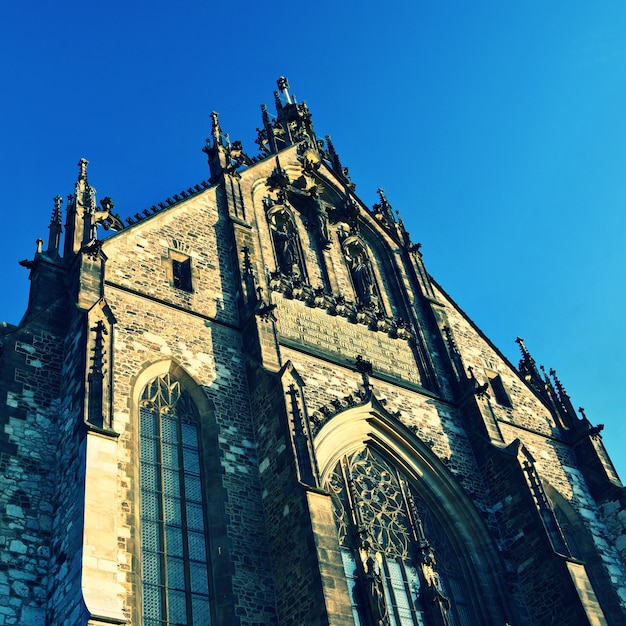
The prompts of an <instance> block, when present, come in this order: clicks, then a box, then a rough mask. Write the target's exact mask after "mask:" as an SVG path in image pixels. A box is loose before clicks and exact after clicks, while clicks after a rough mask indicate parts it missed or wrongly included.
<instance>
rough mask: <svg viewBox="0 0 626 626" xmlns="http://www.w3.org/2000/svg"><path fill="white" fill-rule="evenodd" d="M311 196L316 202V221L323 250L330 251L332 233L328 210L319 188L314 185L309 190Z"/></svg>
mask: <svg viewBox="0 0 626 626" xmlns="http://www.w3.org/2000/svg"><path fill="white" fill-rule="evenodd" d="M309 193H310V194H311V198H312V199H313V201H314V203H315V204H314V206H315V209H314V211H315V219H316V222H317V231H318V236H319V241H320V244H321V246H322V248H326V249H328V248H329V247H330V232H329V230H328V214H327V213H326V209H325V208H324V205H323V204H322V201H321V200H320V197H319V193H318V189H317V187H316V186H315V185H314V186H313V187H311V189H310V190H309Z"/></svg>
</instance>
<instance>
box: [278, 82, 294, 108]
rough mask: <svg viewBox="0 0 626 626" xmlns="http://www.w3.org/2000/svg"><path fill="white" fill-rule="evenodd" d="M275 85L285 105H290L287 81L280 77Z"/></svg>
mask: <svg viewBox="0 0 626 626" xmlns="http://www.w3.org/2000/svg"><path fill="white" fill-rule="evenodd" d="M276 84H277V85H278V90H279V91H280V93H281V94H282V96H283V98H284V99H285V102H286V103H287V104H291V103H292V102H291V96H290V95H289V81H288V80H287V79H286V78H285V77H284V76H281V77H280V78H279V79H278V80H277V81H276Z"/></svg>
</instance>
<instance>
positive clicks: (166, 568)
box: [139, 374, 210, 626]
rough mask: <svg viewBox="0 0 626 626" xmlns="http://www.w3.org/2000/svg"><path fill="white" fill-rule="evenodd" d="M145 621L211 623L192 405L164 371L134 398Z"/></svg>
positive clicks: (170, 625) (149, 625) (184, 625)
mask: <svg viewBox="0 0 626 626" xmlns="http://www.w3.org/2000/svg"><path fill="white" fill-rule="evenodd" d="M139 407H140V408H139V417H140V425H139V441H140V471H141V542H142V551H141V560H142V571H143V617H144V620H143V624H144V626H175V625H176V626H191V625H197V626H200V625H202V626H205V625H206V624H209V623H210V601H209V567H208V545H207V536H208V535H207V520H206V515H205V511H206V506H205V496H204V488H203V476H202V469H201V468H202V463H201V443H200V442H201V439H200V432H199V422H198V416H197V410H196V407H195V406H194V404H193V402H192V401H191V400H190V398H189V396H188V395H187V394H186V393H185V391H184V390H183V389H182V387H181V385H180V383H179V382H178V381H176V380H174V379H173V378H172V377H170V375H169V374H165V375H163V376H159V377H157V378H155V379H154V380H152V381H151V382H150V383H148V385H146V387H145V389H144V391H143V393H142V396H141V399H140V405H139Z"/></svg>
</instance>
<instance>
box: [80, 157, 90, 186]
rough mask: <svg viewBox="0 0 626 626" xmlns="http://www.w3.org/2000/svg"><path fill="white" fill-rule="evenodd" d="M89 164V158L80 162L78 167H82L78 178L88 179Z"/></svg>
mask: <svg viewBox="0 0 626 626" xmlns="http://www.w3.org/2000/svg"><path fill="white" fill-rule="evenodd" d="M88 165H89V161H88V160H87V159H81V160H80V161H79V162H78V167H79V168H80V172H79V174H78V180H84V181H87V166H88Z"/></svg>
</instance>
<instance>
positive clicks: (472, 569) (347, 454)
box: [314, 397, 509, 624]
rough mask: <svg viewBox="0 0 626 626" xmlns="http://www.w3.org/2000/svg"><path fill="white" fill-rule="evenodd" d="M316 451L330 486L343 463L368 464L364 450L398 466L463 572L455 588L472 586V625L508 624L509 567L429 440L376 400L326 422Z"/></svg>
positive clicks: (468, 596) (469, 601)
mask: <svg viewBox="0 0 626 626" xmlns="http://www.w3.org/2000/svg"><path fill="white" fill-rule="evenodd" d="M314 447H315V452H316V458H317V463H318V466H319V471H320V477H321V484H322V486H326V485H329V484H330V482H331V480H332V478H333V476H334V475H336V468H337V467H339V466H340V465H341V463H342V459H348V460H350V459H361V461H360V462H364V461H363V459H365V458H366V457H365V455H364V453H363V452H362V451H364V450H368V449H369V450H371V452H372V453H373V455H374V456H375V457H376V458H378V459H380V463H382V464H383V465H384V466H387V467H391V468H394V470H396V471H397V473H398V477H399V480H400V482H402V481H403V480H404V481H406V483H407V485H408V486H409V489H410V490H411V491H412V492H413V493H414V494H415V496H416V498H415V499H416V500H418V501H419V507H418V508H421V509H422V510H423V511H424V510H425V509H426V510H427V512H428V515H427V517H429V518H430V521H429V524H430V526H431V528H432V527H435V526H436V528H437V533H438V534H440V535H441V537H442V538H443V540H444V541H445V542H446V550H447V551H448V552H450V553H451V554H453V557H454V559H455V564H456V566H458V567H457V569H458V572H459V577H458V581H457V582H455V584H454V587H458V586H459V583H460V584H461V585H463V586H465V587H466V588H467V593H465V594H464V596H465V597H464V598H463V602H464V603H466V604H467V607H466V608H465V609H464V610H465V611H467V614H468V615H469V614H470V613H471V614H473V615H474V617H473V620H474V621H468V622H467V623H468V624H472V623H476V624H492V623H494V624H501V623H505V621H506V616H507V615H508V614H509V611H508V609H507V605H508V600H507V594H506V591H505V590H504V588H503V586H502V579H503V575H502V574H503V573H504V566H503V563H502V562H501V560H500V557H499V555H498V552H497V550H496V546H495V545H494V544H493V539H492V538H491V535H490V533H489V532H488V530H487V528H486V525H485V523H484V522H483V520H482V518H481V516H480V514H479V512H478V511H477V509H476V507H475V506H474V504H473V502H472V501H471V500H470V498H469V497H468V496H467V494H466V493H465V491H464V490H463V488H462V487H461V485H460V484H459V483H458V482H457V480H456V479H455V478H454V476H453V475H452V474H451V473H450V472H449V471H448V470H447V469H446V467H445V466H444V465H443V463H442V462H441V461H440V460H439V459H438V458H437V457H436V455H435V454H434V453H433V452H432V451H431V450H430V449H429V448H428V446H427V445H426V444H425V443H424V442H423V441H421V440H420V439H419V438H418V437H416V436H415V435H414V434H413V433H412V432H411V431H409V430H408V429H407V428H406V427H405V426H404V425H403V424H401V423H400V422H399V421H398V420H397V419H396V418H394V417H393V416H391V415H390V414H389V413H388V412H387V411H386V410H385V409H384V407H382V405H381V404H380V403H379V402H378V401H377V400H376V398H375V397H372V398H371V399H370V400H369V401H368V402H367V403H364V404H362V405H360V406H357V407H353V408H349V409H346V410H345V411H343V412H341V413H338V414H337V415H335V416H334V417H333V418H332V419H331V420H330V421H328V422H327V423H326V424H324V426H322V428H321V429H320V430H319V432H318V433H317V435H316V437H315V439H314ZM359 455H360V456H359ZM343 462H344V463H345V461H343ZM352 462H353V461H352ZM407 515H409V516H410V513H407ZM409 571H410V570H409V569H407V572H409ZM405 579H408V574H407V575H406V576H405ZM444 586H445V584H444ZM449 587H452V585H449ZM494 590H495V594H494ZM450 591H453V590H452V589H450V588H449V589H448V592H450ZM452 595H454V594H453V593H452ZM494 596H495V597H498V598H499V600H500V601H499V603H498V604H497V605H496V604H494V603H488V602H482V601H481V598H491V597H494ZM470 605H471V606H470ZM416 619H417V618H416ZM458 619H459V618H457V621H458ZM460 619H461V620H463V619H464V618H460ZM465 619H466V618H465ZM407 623H409V622H407ZM453 623H456V622H453ZM462 623H465V622H463V621H462Z"/></svg>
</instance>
